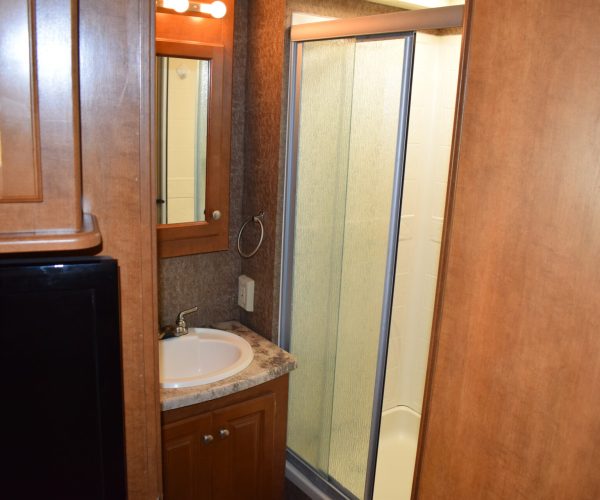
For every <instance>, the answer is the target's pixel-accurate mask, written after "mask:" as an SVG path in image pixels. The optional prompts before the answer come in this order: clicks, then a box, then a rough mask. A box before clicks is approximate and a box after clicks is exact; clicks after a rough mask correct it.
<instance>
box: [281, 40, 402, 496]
mask: <svg viewBox="0 0 600 500" xmlns="http://www.w3.org/2000/svg"><path fill="white" fill-rule="evenodd" d="M405 49H406V47H405V39H404V38H403V37H399V36H396V37H378V38H367V37H365V38H343V39H334V40H325V41H311V42H303V43H302V44H301V50H300V52H299V56H298V65H297V68H298V69H297V71H298V74H297V78H298V79H299V83H300V86H299V91H298V94H299V95H297V97H296V99H297V100H296V103H295V109H294V110H293V114H294V116H295V117H296V122H295V135H296V138H295V141H296V143H295V144H296V147H295V160H296V161H295V165H294V166H293V167H292V171H291V172H288V175H292V176H294V178H293V186H294V189H293V193H288V195H289V196H288V203H290V202H291V203H292V204H293V207H292V211H291V213H292V216H291V217H290V218H291V219H292V220H291V221H287V222H286V223H287V224H291V227H292V228H293V229H292V232H293V233H292V234H293V237H292V238H291V247H292V248H291V249H290V250H288V251H289V256H288V259H291V267H290V269H291V271H290V274H291V279H290V280H289V282H290V284H291V285H290V288H291V290H289V292H288V293H289V294H290V296H291V298H290V307H289V319H288V327H289V329H290V342H289V349H290V350H291V352H292V353H293V354H294V355H296V356H297V358H298V362H299V368H298V369H297V370H296V371H295V372H293V373H292V375H291V382H290V408H289V426H288V446H289V447H290V448H291V449H292V450H293V451H294V452H295V453H296V454H297V455H298V456H299V457H300V458H301V459H303V460H304V461H305V462H307V463H308V464H309V465H310V466H312V467H314V468H315V469H316V470H317V471H319V472H320V473H321V474H322V475H323V476H325V477H326V478H328V479H329V480H332V482H334V483H337V484H338V485H340V486H342V488H343V489H345V490H347V491H349V492H351V493H352V494H353V495H355V496H357V497H362V495H363V490H364V487H365V478H366V474H367V461H368V454H369V440H370V431H371V414H372V411H373V396H374V391H375V378H376V368H377V363H378V359H377V356H378V346H379V337H380V331H381V318H382V308H383V304H384V301H383V299H384V288H385V277H386V262H387V258H388V244H389V234H390V225H391V224H394V223H397V221H396V222H394V221H393V220H392V219H393V216H392V198H393V186H394V182H395V177H396V175H398V170H399V168H400V163H402V162H401V159H399V157H398V143H399V141H398V130H399V123H400V119H401V116H403V113H402V109H403V107H405V106H407V103H403V102H401V89H402V83H403V78H405V76H404V70H403V67H404V58H405V52H406V50H405ZM402 140H404V139H402Z"/></svg>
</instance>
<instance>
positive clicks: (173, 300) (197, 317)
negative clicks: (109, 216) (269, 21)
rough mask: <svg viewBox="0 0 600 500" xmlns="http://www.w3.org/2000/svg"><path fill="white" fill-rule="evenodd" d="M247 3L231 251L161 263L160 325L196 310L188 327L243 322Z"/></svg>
mask: <svg viewBox="0 0 600 500" xmlns="http://www.w3.org/2000/svg"><path fill="white" fill-rule="evenodd" d="M247 1H248V0H237V1H236V5H235V27H234V48H233V99H232V134H231V174H230V175H231V177H230V214H231V215H230V217H231V219H230V220H231V222H230V226H229V250H227V251H225V252H214V253H206V254H198V255H190V256H185V257H174V258H170V259H160V260H159V265H158V270H159V320H160V324H161V325H164V324H167V323H173V322H174V321H175V316H176V315H177V313H178V312H179V311H181V310H182V309H187V308H189V307H192V306H195V305H197V306H198V307H199V311H198V313H196V314H192V315H190V316H189V322H188V324H189V325H190V326H201V325H207V324H210V323H215V322H219V321H227V320H232V319H239V317H240V314H239V307H238V306H237V277H238V275H239V274H240V272H241V262H240V257H239V255H238V253H237V251H236V250H235V244H236V239H237V231H238V228H239V226H240V220H241V210H242V189H243V180H244V119H245V88H246V39H247Z"/></svg>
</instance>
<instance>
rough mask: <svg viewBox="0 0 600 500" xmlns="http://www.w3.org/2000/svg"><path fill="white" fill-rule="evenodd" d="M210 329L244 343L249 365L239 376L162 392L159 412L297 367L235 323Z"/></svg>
mask: <svg viewBox="0 0 600 500" xmlns="http://www.w3.org/2000/svg"><path fill="white" fill-rule="evenodd" d="M211 328H218V329H219V330H225V331H228V332H232V333H235V334H236V335H239V336H240V337H242V338H244V339H245V340H247V341H248V343H249V344H250V345H251V346H252V349H253V350H254V359H253V360H252V363H250V366H248V368H246V369H245V370H242V371H241V372H240V373H237V374H236V375H233V376H231V377H228V378H225V379H223V380H219V381H218V382H213V383H212V384H205V385H197V386H195V387H183V388H181V389H161V390H160V407H161V410H163V411H164V410H172V409H174V408H181V407H182V406H189V405H193V404H196V403H202V402H204V401H210V400H211V399H217V398H220V397H223V396H227V395H228V394H233V393H234V392H239V391H243V390H244V389H249V388H250V387H254V386H255V385H259V384H262V383H264V382H268V381H269V380H273V379H275V378H277V377H280V376H281V375H285V374H286V373H289V372H291V371H292V370H293V369H294V368H296V358H294V356H292V355H291V354H290V353H288V352H286V351H284V350H283V349H281V348H280V347H278V346H276V345H275V344H273V343H272V342H269V341H268V340H267V339H265V338H264V337H261V336H260V335H259V334H258V333H255V332H253V331H252V330H250V329H249V328H246V327H245V326H244V325H242V324H241V323H238V322H237V321H227V322H225V323H217V324H216V325H212V326H211Z"/></svg>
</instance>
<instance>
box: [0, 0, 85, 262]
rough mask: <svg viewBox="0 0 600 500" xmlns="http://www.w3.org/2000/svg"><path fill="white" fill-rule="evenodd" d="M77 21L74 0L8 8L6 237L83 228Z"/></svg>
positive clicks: (1, 169)
mask: <svg viewBox="0 0 600 500" xmlns="http://www.w3.org/2000/svg"><path fill="white" fill-rule="evenodd" d="M77 20H78V8H77V2H76V1H72V0H55V1H52V2H37V1H34V0H11V1H10V2H3V3H2V9H1V10H0V67H1V68H2V71H0V100H1V103H0V233H11V234H12V233H23V232H44V231H58V232H65V231H80V230H81V228H82V225H83V221H82V213H81V171H80V144H79V93H78V85H79V83H78V82H79V78H78V77H79V75H78V59H77V57H78V45H77V44H78V39H77V29H78V21H77ZM9 251H15V249H10V250H9Z"/></svg>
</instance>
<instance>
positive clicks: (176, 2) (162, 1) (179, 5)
mask: <svg viewBox="0 0 600 500" xmlns="http://www.w3.org/2000/svg"><path fill="white" fill-rule="evenodd" d="M156 5H157V6H158V7H162V8H163V9H173V10H174V11H175V12H179V13H180V14H184V13H185V12H194V13H196V14H204V15H205V16H210V17H214V18H215V19H221V18H222V17H225V14H227V6H226V5H225V4H224V3H223V2H220V1H218V0H217V1H216V2H212V3H204V2H190V1H188V0H158V1H157V2H156Z"/></svg>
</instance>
